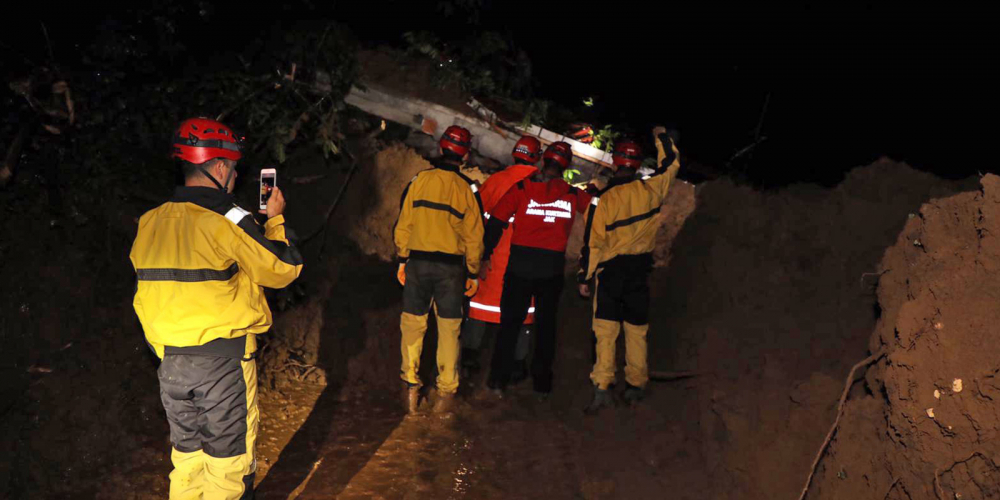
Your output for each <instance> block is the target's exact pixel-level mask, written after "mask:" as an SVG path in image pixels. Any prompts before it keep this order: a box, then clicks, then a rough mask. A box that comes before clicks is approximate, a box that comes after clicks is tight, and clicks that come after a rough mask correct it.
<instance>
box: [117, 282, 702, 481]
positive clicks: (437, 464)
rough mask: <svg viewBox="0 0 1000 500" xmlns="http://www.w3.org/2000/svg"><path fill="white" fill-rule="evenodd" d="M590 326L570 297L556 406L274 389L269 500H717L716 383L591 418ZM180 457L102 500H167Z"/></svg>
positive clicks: (517, 397)
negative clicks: (708, 403) (705, 420)
mask: <svg viewBox="0 0 1000 500" xmlns="http://www.w3.org/2000/svg"><path fill="white" fill-rule="evenodd" d="M588 313H589V306H588V304H587V303H586V302H584V301H582V300H580V299H578V298H576V297H575V296H571V295H570V291H569V290H567V291H566V293H565V294H564V298H563V313H562V314H563V317H564V318H566V321H564V323H563V325H562V326H561V327H560V334H559V341H560V346H561V350H560V352H561V355H560V356H559V357H558V359H557V364H556V367H555V369H556V373H557V379H556V385H555V388H554V390H553V393H552V396H551V397H550V398H549V399H547V400H545V401H539V400H538V399H537V398H536V397H535V395H534V393H533V391H532V390H531V383H530V380H528V381H524V382H521V383H520V384H518V385H516V386H514V387H513V388H512V389H511V390H510V391H509V392H508V394H507V395H506V397H505V398H503V399H498V398H496V397H495V396H493V395H492V394H490V393H489V392H488V391H486V390H485V388H484V387H483V385H482V383H481V382H482V379H483V378H484V376H485V373H479V374H478V375H476V376H474V377H472V378H471V379H469V380H465V381H464V382H463V386H462V388H461V389H460V392H459V396H460V397H459V400H458V401H457V404H456V407H455V411H454V412H453V413H451V414H447V415H438V414H434V413H432V412H431V411H430V407H431V406H432V403H433V401H434V398H435V394H434V391H433V388H431V387H428V388H426V389H428V390H427V393H428V399H426V400H424V401H423V402H422V404H421V411H420V413H419V414H417V415H413V416H407V415H406V414H405V413H404V411H403V406H402V401H401V397H400V391H397V390H391V389H373V390H364V389H365V388H367V387H368V386H365V387H363V388H361V389H362V390H358V389H359V388H354V390H343V389H338V388H336V387H332V386H329V387H324V386H321V385H317V384H310V383H300V384H282V385H280V386H279V387H278V388H276V389H267V388H265V389H263V390H262V392H261V399H260V404H261V409H262V425H261V433H260V438H259V440H258V446H257V451H258V475H257V498H264V499H279V498H280V499H286V498H289V499H291V498H297V499H302V500H305V499H329V498H345V499H367V498H383V499H411V498H413V499H416V498H435V499H439V498H440V499H443V498H551V499H588V500H589V499H602V498H664V495H669V496H670V497H671V498H678V499H687V498H690V499H700V498H705V496H704V495H705V493H706V492H707V491H709V490H708V489H707V488H709V487H710V484H708V478H706V477H705V476H704V474H702V473H701V472H699V471H704V470H705V469H706V467H705V465H704V462H703V460H702V459H701V457H700V453H701V447H702V444H701V443H700V442H699V441H698V440H697V436H699V435H700V433H699V429H698V417H697V412H698V409H697V402H696V394H697V392H698V391H697V390H696V385H697V384H699V383H703V382H704V380H701V381H699V379H688V380H682V381H675V382H669V383H657V382H653V383H651V385H650V390H649V393H648V397H647V398H646V399H645V400H644V401H643V402H642V403H641V404H639V405H638V406H636V407H625V406H621V407H619V408H616V409H613V410H605V411H604V412H603V413H601V414H599V415H597V416H593V417H587V416H585V415H583V412H582V409H583V408H584V407H585V406H586V405H587V403H588V402H589V398H590V397H591V395H592V393H591V387H590V381H589V379H588V374H589V366H590V362H591V361H590V359H591V358H590V356H591V354H590V349H591V340H590V336H589V335H588V334H589V332H587V331H586V330H582V331H580V330H579V329H580V328H586V326H585V325H586V323H587V321H588V319H589V318H587V314H588ZM393 333H394V332H385V335H386V336H389V337H394V335H393ZM395 335H398V333H395ZM429 335H430V336H431V337H432V336H433V329H432V331H431V333H429ZM654 342H655V340H654ZM433 352H434V341H433V338H428V345H427V347H425V353H424V358H425V363H424V367H423V370H422V374H423V375H424V376H425V379H426V378H430V376H432V375H433V374H432V373H430V371H429V370H428V369H427V366H431V367H433V364H432V363H427V361H431V359H432V358H431V359H428V357H429V356H428V355H430V356H433ZM487 356H488V352H485V353H483V360H486V359H488V357H487ZM653 367H654V368H658V367H657V366H656V365H655V364H654V366H653ZM659 368H663V367H659ZM372 382H373V383H372V384H371V385H370V387H394V386H395V384H394V383H393V382H390V383H388V384H386V383H384V382H385V381H372ZM168 451H169V443H167V442H165V441H164V443H162V447H160V449H155V448H153V447H147V448H146V449H144V451H143V453H144V454H146V455H147V456H145V459H146V461H147V463H146V465H145V466H144V467H142V468H139V469H135V470H130V471H126V472H123V473H122V474H116V475H115V478H114V479H113V480H112V481H110V482H109V487H108V488H105V489H103V490H102V491H101V492H100V493H99V494H98V497H100V498H137V499H145V498H163V497H164V496H165V492H166V488H167V481H166V475H167V474H168V473H169V470H170V464H169V461H168Z"/></svg>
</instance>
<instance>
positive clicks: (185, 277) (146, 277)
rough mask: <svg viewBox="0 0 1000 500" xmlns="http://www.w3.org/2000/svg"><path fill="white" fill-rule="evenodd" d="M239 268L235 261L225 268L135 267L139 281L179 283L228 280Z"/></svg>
mask: <svg viewBox="0 0 1000 500" xmlns="http://www.w3.org/2000/svg"><path fill="white" fill-rule="evenodd" d="M239 270H240V266H238V265H237V264H236V263H235V262H234V263H233V265H231V266H229V267H228V268H226V269H221V270H219V269H172V268H148V269H136V270H135V274H136V276H137V277H138V278H139V281H179V282H181V283H198V282H202V281H229V280H230V279H232V277H233V276H236V273H238V272H239Z"/></svg>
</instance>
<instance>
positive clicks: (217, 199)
mask: <svg viewBox="0 0 1000 500" xmlns="http://www.w3.org/2000/svg"><path fill="white" fill-rule="evenodd" d="M234 200H235V199H234V198H233V195H231V194H229V193H226V192H223V191H219V190H218V189H215V188H211V187H205V186H177V189H175V190H174V195H173V196H172V197H171V198H170V201H171V202H174V203H194V204H195V205H198V206H200V207H203V208H207V209H209V210H214V211H216V212H218V211H219V210H222V213H225V211H226V210H229V209H230V208H232V207H233V205H234V204H235V201H234Z"/></svg>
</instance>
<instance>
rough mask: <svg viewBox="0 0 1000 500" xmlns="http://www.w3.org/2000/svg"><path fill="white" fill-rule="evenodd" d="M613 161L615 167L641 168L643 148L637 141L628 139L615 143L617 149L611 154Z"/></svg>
mask: <svg viewBox="0 0 1000 500" xmlns="http://www.w3.org/2000/svg"><path fill="white" fill-rule="evenodd" d="M611 163H612V164H614V166H615V168H618V167H623V166H624V167H630V168H636V169H637V168H639V166H640V165H642V148H640V147H639V145H638V144H636V142H635V141H632V140H629V139H626V140H624V141H621V142H619V143H618V144H615V151H614V153H612V154H611Z"/></svg>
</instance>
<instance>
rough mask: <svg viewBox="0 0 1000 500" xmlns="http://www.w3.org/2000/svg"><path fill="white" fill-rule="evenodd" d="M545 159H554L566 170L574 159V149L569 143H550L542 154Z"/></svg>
mask: <svg viewBox="0 0 1000 500" xmlns="http://www.w3.org/2000/svg"><path fill="white" fill-rule="evenodd" d="M542 159H543V160H549V159H551V160H553V161H555V162H556V163H558V164H559V167H560V168H562V169H563V170H566V167H568V166H569V163H570V162H571V161H573V149H572V148H570V147H569V144H567V143H565V142H563V141H559V142H553V143H552V144H549V147H548V148H546V149H545V154H543V155H542Z"/></svg>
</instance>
